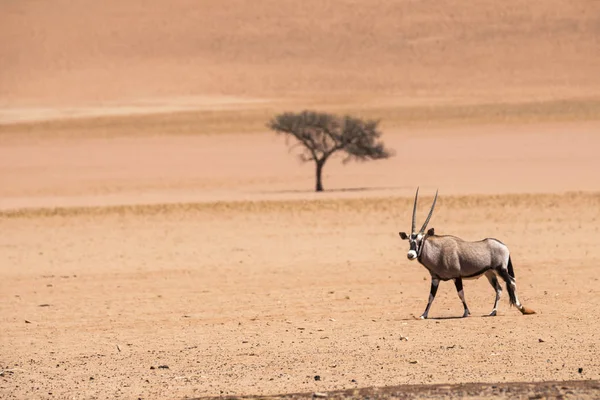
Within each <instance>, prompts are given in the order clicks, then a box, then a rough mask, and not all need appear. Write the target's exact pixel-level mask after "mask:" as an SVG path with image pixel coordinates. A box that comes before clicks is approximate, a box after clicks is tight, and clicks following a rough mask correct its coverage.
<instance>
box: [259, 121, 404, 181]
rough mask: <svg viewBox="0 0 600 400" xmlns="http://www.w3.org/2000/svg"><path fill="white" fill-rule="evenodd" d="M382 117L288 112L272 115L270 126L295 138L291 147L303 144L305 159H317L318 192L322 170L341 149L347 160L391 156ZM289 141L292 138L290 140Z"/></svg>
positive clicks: (302, 157)
mask: <svg viewBox="0 0 600 400" xmlns="http://www.w3.org/2000/svg"><path fill="white" fill-rule="evenodd" d="M378 124H379V121H375V120H367V121H365V120H362V119H360V118H355V117H351V116H349V115H346V116H344V117H338V116H336V115H333V114H328V113H321V112H316V111H302V112H300V113H292V112H286V113H283V114H279V115H277V116H276V117H275V118H273V119H272V120H271V121H270V122H269V124H268V127H269V128H270V129H272V130H274V131H275V132H277V133H281V134H285V135H287V136H286V139H289V138H293V139H295V140H296V141H295V143H293V144H292V145H291V146H290V150H292V149H294V148H296V147H300V148H301V150H302V151H301V153H300V160H301V161H302V162H308V161H314V162H315V166H316V185H315V190H316V191H317V192H321V191H323V180H322V175H323V174H322V173H323V167H324V166H325V163H326V162H327V160H328V159H329V158H330V157H331V156H332V155H334V154H335V153H338V152H343V153H345V154H346V157H345V158H344V162H348V161H366V160H378V159H382V158H388V157H390V156H391V155H392V154H393V153H392V151H391V150H390V149H387V148H385V146H384V144H383V142H381V141H379V140H378V139H379V137H380V136H381V132H380V131H379V130H378V129H377V125H378ZM288 143H289V142H288Z"/></svg>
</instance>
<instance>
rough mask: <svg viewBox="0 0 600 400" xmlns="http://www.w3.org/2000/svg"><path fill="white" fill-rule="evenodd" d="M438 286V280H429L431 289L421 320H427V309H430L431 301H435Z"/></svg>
mask: <svg viewBox="0 0 600 400" xmlns="http://www.w3.org/2000/svg"><path fill="white" fill-rule="evenodd" d="M439 285H440V280H439V279H436V278H431V289H429V301H428V302H427V307H426V308H425V311H423V314H422V315H421V319H427V316H428V315H429V308H430V307H431V303H433V299H435V294H436V293H437V290H438V286H439Z"/></svg>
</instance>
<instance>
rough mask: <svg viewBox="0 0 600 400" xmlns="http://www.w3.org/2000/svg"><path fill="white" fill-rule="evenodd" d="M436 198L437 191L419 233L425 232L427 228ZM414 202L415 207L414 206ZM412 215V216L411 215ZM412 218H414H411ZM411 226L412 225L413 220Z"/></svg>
mask: <svg viewBox="0 0 600 400" xmlns="http://www.w3.org/2000/svg"><path fill="white" fill-rule="evenodd" d="M437 196H438V191H437V190H436V191H435V197H434V198H433V204H432V205H431V210H429V215H428V216H427V219H426V220H425V223H424V224H423V226H422V227H421V230H420V231H419V232H421V233H423V232H425V228H427V224H428V223H429V220H430V219H431V215H432V214H433V209H434V207H435V202H436V201H437ZM416 204H417V203H416V200H415V205H416ZM413 215H414V214H413ZM413 218H414V217H413ZM413 225H414V219H413ZM414 229H415V228H414V226H413V230H414Z"/></svg>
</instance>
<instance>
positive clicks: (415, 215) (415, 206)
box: [410, 186, 419, 233]
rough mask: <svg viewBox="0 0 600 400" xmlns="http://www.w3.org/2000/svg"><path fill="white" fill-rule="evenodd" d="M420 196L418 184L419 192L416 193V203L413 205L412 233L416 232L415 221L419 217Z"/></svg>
mask: <svg viewBox="0 0 600 400" xmlns="http://www.w3.org/2000/svg"><path fill="white" fill-rule="evenodd" d="M418 198H419V187H418V186H417V194H415V204H414V205H413V217H412V229H411V230H410V233H415V223H416V217H417V199H418Z"/></svg>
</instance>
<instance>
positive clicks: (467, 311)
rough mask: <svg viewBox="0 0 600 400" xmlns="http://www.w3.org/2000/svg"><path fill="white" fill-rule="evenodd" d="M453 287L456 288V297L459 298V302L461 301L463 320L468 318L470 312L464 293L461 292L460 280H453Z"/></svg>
mask: <svg viewBox="0 0 600 400" xmlns="http://www.w3.org/2000/svg"><path fill="white" fill-rule="evenodd" d="M454 285H455V286H456V291H457V292H458V297H460V300H461V301H462V303H463V306H464V307H465V312H464V314H463V318H464V317H468V316H469V315H471V312H470V311H469V307H467V302H466V301H465V292H463V285H462V279H461V278H456V279H455V280H454Z"/></svg>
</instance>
